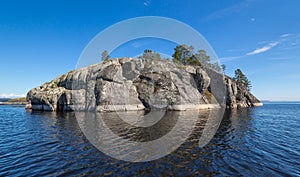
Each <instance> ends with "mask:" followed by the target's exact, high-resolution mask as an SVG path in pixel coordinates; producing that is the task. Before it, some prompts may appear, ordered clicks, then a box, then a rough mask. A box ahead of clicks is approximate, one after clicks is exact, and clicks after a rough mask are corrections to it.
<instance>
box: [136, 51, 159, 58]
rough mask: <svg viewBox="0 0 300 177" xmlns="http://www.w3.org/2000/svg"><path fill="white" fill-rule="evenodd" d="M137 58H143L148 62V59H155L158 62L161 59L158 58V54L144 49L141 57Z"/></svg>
mask: <svg viewBox="0 0 300 177" xmlns="http://www.w3.org/2000/svg"><path fill="white" fill-rule="evenodd" d="M139 58H143V59H146V60H150V59H157V60H160V59H161V56H160V54H159V53H157V52H153V51H152V50H150V49H145V50H144V53H143V55H142V56H140V57H139Z"/></svg>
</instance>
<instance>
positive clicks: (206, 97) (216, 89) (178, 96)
mask: <svg viewBox="0 0 300 177" xmlns="http://www.w3.org/2000/svg"><path fill="white" fill-rule="evenodd" d="M27 100H28V101H29V102H30V104H31V109H32V110H44V111H75V110H78V111H99V112H103V111H129V110H142V109H145V108H147V109H162V108H165V109H170V110H187V109H206V108H215V107H220V106H226V107H228V108H238V107H251V106H259V105H260V104H261V103H260V101H259V100H258V99H257V98H255V97H254V96H253V95H252V94H251V93H250V92H248V91H247V90H246V89H244V88H243V87H242V86H239V85H238V84H237V83H236V82H235V81H234V80H233V79H231V78H229V77H227V76H226V77H224V76H223V75H222V74H220V73H217V72H215V71H213V70H210V69H205V68H201V67H199V66H183V65H178V64H176V63H174V62H171V61H167V60H142V59H132V58H121V59H113V60H109V61H105V62H102V63H98V64H94V65H91V66H89V67H86V68H81V69H78V70H74V71H70V72H68V73H66V74H64V75H62V76H59V77H58V78H56V79H54V80H52V81H51V82H46V83H44V84H43V85H41V86H39V87H36V88H34V89H32V90H30V91H29V92H28V93H27ZM28 107H30V106H28Z"/></svg>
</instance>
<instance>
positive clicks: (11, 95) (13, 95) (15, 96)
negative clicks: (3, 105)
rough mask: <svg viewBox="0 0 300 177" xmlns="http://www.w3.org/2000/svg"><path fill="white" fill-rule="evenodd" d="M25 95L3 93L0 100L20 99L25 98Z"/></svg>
mask: <svg viewBox="0 0 300 177" xmlns="http://www.w3.org/2000/svg"><path fill="white" fill-rule="evenodd" d="M25 96H26V95H25V94H14V93H9V94H6V93H2V94H0V98H20V97H25Z"/></svg>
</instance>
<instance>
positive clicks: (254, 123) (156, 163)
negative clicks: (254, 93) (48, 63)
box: [0, 105, 300, 176]
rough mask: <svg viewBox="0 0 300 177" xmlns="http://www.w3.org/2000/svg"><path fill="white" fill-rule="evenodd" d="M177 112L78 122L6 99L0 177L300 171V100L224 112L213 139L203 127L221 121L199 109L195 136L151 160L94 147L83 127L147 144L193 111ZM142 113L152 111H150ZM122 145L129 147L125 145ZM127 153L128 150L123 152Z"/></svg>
mask: <svg viewBox="0 0 300 177" xmlns="http://www.w3.org/2000/svg"><path fill="white" fill-rule="evenodd" d="M279 110H280V111H279ZM179 113H180V112H165V113H163V114H160V113H156V114H155V115H157V116H163V118H162V119H159V120H158V119H157V120H155V121H152V122H151V121H150V122H149V121H148V120H145V122H143V120H142V119H140V118H139V116H137V117H135V118H132V117H131V119H130V117H129V118H128V119H123V118H122V119H120V117H119V116H117V115H113V113H110V114H107V115H101V119H99V117H98V116H99V115H95V116H91V115H89V116H87V115H84V116H82V118H83V117H85V116H87V117H88V118H90V119H91V120H92V121H91V120H90V121H87V120H86V119H82V120H81V121H80V122H79V124H78V123H77V120H76V116H75V113H45V112H27V113H26V112H25V111H24V109H23V108H13V107H10V106H1V107H0V144H1V146H0V176H46V175H49V176H58V175H63V176H65V175H68V176H73V175H77V176H79V175H94V176H95V175H96V176H99V175H113V176H117V175H122V176H168V175H169V176H174V175H177V176H186V175H198V176H210V175H213V176H225V175H229V176H237V175H244V176H258V175H262V176H270V175H273V176H299V175H300V171H299V166H300V163H299V160H298V159H300V153H299V152H300V147H299V144H300V137H299V135H300V119H299V115H300V105H292V106H291V105H290V106H286V105H266V106H264V107H261V108H253V109H242V110H237V111H229V112H226V113H225V114H224V117H223V120H222V122H221V124H220V126H219V128H218V130H217V132H216V134H215V136H213V138H212V139H211V140H210V141H209V140H207V139H209V137H211V134H212V133H210V132H213V131H209V130H207V129H206V128H205V127H206V126H207V125H215V126H216V127H217V126H218V124H217V121H214V120H213V119H210V118H209V117H207V116H205V115H211V114H210V113H208V114H205V113H203V112H201V114H198V116H197V119H196V121H195V122H194V123H193V126H194V128H193V129H192V130H191V132H190V134H189V136H187V137H186V139H184V138H183V139H184V142H183V143H180V146H179V147H178V148H174V150H173V151H172V152H171V153H170V154H168V155H166V156H164V157H162V158H159V159H157V160H153V161H149V162H138V163H132V162H126V161H122V160H117V159H115V158H111V157H110V156H108V155H106V154H105V153H103V152H101V151H99V150H98V149H97V148H95V147H94V146H93V145H92V144H91V143H90V142H89V141H88V140H87V138H86V136H85V133H86V132H88V133H91V134H92V135H93V136H92V137H94V141H95V142H97V140H99V139H101V141H100V142H111V144H113V143H115V144H118V143H119V144H120V143H121V142H118V141H119V139H114V137H103V135H102V134H101V133H103V132H101V130H99V131H98V132H94V131H87V130H83V131H86V132H85V133H83V132H82V131H81V129H80V127H84V126H85V127H90V126H94V127H98V126H99V124H100V123H105V125H106V126H107V127H109V128H110V129H111V132H112V133H113V134H116V135H118V136H119V137H122V138H123V139H125V140H128V141H130V142H138V143H146V142H149V141H150V142H151V141H155V140H159V139H161V138H162V137H163V136H162V135H163V134H168V133H170V132H172V130H173V129H174V128H175V127H176V123H174V121H175V122H176V121H177V122H180V121H182V122H183V123H184V124H187V123H189V119H191V117H190V116H192V117H193V115H194V114H191V115H189V116H184V115H180V114H179ZM189 113H191V112H187V114H189ZM138 114H140V115H141V116H147V115H145V114H144V113H138ZM77 118H78V117H77ZM79 119H80V118H79ZM102 120H103V121H102ZM287 120H288V121H287ZM87 124H91V125H88V126H87ZM82 125H84V126H82ZM141 125H149V126H150V127H151V128H147V126H145V127H144V128H141ZM124 126H125V127H128V129H127V128H124ZM183 127H187V126H183ZM181 131H184V128H182V129H181V130H180V131H179V132H177V134H176V135H180V132H181ZM205 136H206V137H208V138H203V139H205V140H206V141H209V142H208V144H207V145H205V146H203V147H201V146H200V147H199V141H200V144H201V142H202V140H201V138H202V137H205ZM183 137H184V135H183ZM89 140H90V139H89ZM102 140H103V141H102ZM98 142H99V141H98ZM164 142H165V144H168V143H169V142H172V141H170V139H166V140H165V141H164ZM113 148H116V146H112V147H111V149H113ZM125 148H126V147H125ZM156 148H158V149H159V148H161V149H164V148H163V147H155V148H154V149H151V151H153V152H157V149H156ZM166 149H167V148H166ZM131 150H132V149H131ZM136 150H137V149H136ZM115 151H117V149H114V150H113V152H115ZM137 151H138V150H137ZM121 152H124V151H122V149H121ZM128 153H129V154H130V152H128ZM126 156H128V154H126V153H124V157H126ZM142 158H147V157H142Z"/></svg>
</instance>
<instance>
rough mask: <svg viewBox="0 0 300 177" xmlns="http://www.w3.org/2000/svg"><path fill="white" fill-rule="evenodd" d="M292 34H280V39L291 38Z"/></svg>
mask: <svg viewBox="0 0 300 177" xmlns="http://www.w3.org/2000/svg"><path fill="white" fill-rule="evenodd" d="M291 35H292V34H289V33H287V34H282V35H281V36H280V37H281V38H286V37H289V36H291Z"/></svg>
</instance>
